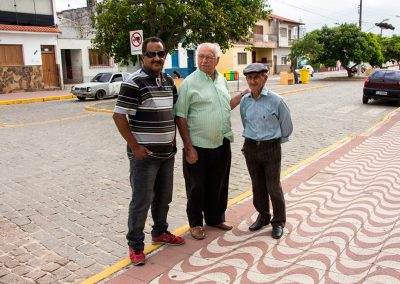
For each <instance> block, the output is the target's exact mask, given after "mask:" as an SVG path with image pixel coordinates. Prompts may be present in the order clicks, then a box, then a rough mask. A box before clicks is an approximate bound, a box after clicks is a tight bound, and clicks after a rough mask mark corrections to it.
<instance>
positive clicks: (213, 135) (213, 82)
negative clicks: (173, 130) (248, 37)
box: [175, 43, 242, 240]
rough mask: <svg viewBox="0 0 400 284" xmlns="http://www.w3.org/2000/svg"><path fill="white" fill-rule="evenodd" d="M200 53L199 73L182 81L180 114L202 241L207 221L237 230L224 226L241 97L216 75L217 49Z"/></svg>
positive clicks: (191, 209) (192, 218) (194, 224)
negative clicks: (233, 126)
mask: <svg viewBox="0 0 400 284" xmlns="http://www.w3.org/2000/svg"><path fill="white" fill-rule="evenodd" d="M197 52H198V55H197V66H198V69H197V70H196V71H195V72H193V73H192V74H190V75H189V76H188V77H187V78H186V79H185V80H184V82H183V83H182V85H181V87H180V89H179V96H178V101H177V103H176V105H175V113H176V117H177V118H176V120H177V125H178V129H179V133H180V135H181V137H182V140H183V144H184V151H183V174H184V178H185V184H186V195H187V207H186V212H187V216H188V220H189V225H190V233H191V235H192V236H193V238H195V239H199V240H201V239H204V238H205V237H206V233H205V230H204V227H203V218H204V222H205V223H206V224H207V225H209V226H213V227H217V228H219V229H221V230H231V229H232V226H229V225H227V224H226V223H225V211H226V208H227V201H228V186H229V172H230V167H231V148H230V143H231V142H233V133H232V129H231V122H230V117H231V116H230V111H231V109H233V108H235V107H236V106H237V105H238V104H239V103H240V99H241V97H242V94H240V95H238V96H236V97H234V98H231V96H230V95H229V92H228V85H227V82H226V80H225V78H224V77H223V76H222V75H221V74H220V73H219V72H218V71H216V69H215V67H216V65H217V64H218V60H219V57H218V56H219V52H220V50H219V47H218V46H217V45H215V44H212V43H203V44H201V45H199V47H198V49H197Z"/></svg>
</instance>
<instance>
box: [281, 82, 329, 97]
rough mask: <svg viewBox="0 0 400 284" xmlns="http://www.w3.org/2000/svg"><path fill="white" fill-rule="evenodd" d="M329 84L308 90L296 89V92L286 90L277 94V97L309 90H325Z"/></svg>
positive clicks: (308, 89)
mask: <svg viewBox="0 0 400 284" xmlns="http://www.w3.org/2000/svg"><path fill="white" fill-rule="evenodd" d="M330 85H331V84H326V85H320V86H315V87H309V88H302V89H296V90H288V91H284V92H277V93H278V95H281V96H282V95H288V94H294V93H300V92H305V91H310V90H316V89H321V88H326V87H328V86H330Z"/></svg>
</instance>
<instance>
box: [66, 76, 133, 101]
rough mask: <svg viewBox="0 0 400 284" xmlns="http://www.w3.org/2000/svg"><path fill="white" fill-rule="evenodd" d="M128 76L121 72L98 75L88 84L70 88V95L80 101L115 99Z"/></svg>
mask: <svg viewBox="0 0 400 284" xmlns="http://www.w3.org/2000/svg"><path fill="white" fill-rule="evenodd" d="M130 75H131V74H129V73H122V72H116V73H111V72H104V73H99V74H97V75H96V76H94V77H93V79H92V80H90V82H87V83H82V84H78V85H74V86H72V88H71V93H72V94H74V95H75V96H76V97H77V98H78V99H79V100H81V101H83V100H85V99H86V98H96V99H97V100H101V99H104V98H108V97H116V96H118V94H119V89H120V88H121V83H122V82H123V81H126V79H127V78H128V77H129V76H130Z"/></svg>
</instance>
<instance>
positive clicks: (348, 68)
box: [343, 66, 354, 78]
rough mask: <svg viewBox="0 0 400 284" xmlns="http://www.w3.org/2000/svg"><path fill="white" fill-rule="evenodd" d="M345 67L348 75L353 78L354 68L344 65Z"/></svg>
mask: <svg viewBox="0 0 400 284" xmlns="http://www.w3.org/2000/svg"><path fill="white" fill-rule="evenodd" d="M343 68H344V69H346V71H347V77H349V78H351V77H353V76H354V74H353V72H352V70H353V69H352V68H350V67H347V66H343Z"/></svg>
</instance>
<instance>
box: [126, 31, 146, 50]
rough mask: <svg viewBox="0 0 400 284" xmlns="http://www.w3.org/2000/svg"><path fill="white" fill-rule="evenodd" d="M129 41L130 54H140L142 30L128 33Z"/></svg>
mask: <svg viewBox="0 0 400 284" xmlns="http://www.w3.org/2000/svg"><path fill="white" fill-rule="evenodd" d="M129 41H130V44H131V54H132V55H138V54H142V44H143V30H137V31H131V32H129Z"/></svg>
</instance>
